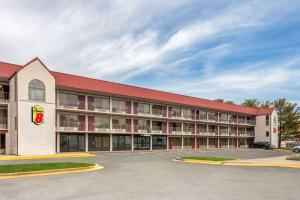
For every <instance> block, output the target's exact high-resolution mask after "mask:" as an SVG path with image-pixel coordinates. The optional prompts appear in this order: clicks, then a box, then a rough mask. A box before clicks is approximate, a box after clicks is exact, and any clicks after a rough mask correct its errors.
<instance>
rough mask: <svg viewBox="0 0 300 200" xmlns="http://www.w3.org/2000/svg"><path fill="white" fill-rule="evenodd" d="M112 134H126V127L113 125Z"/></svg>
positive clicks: (124, 125)
mask: <svg viewBox="0 0 300 200" xmlns="http://www.w3.org/2000/svg"><path fill="white" fill-rule="evenodd" d="M112 129H113V130H112V131H113V132H126V131H127V130H128V125H126V124H113V125H112Z"/></svg>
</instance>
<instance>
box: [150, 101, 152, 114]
mask: <svg viewBox="0 0 300 200" xmlns="http://www.w3.org/2000/svg"><path fill="white" fill-rule="evenodd" d="M150 116H152V103H150Z"/></svg>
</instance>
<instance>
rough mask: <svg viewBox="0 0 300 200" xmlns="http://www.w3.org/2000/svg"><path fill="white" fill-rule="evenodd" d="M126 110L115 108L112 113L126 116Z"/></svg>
mask: <svg viewBox="0 0 300 200" xmlns="http://www.w3.org/2000/svg"><path fill="white" fill-rule="evenodd" d="M126 111H127V109H126V108H117V107H113V108H112V112H114V113H122V114H126V113H127V112H126Z"/></svg>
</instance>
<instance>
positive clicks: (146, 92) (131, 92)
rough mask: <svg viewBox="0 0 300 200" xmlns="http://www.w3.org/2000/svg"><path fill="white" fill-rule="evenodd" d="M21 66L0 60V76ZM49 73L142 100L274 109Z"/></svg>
mask: <svg viewBox="0 0 300 200" xmlns="http://www.w3.org/2000/svg"><path fill="white" fill-rule="evenodd" d="M21 67H22V66H21V65H16V64H10V63H5V62H0V77H2V78H7V79H9V78H10V77H11V76H12V75H13V74H14V73H15V72H16V71H18V70H20V69H21ZM50 73H51V74H52V75H53V76H54V78H55V81H56V85H57V86H59V87H64V88H70V89H79V90H89V91H97V92H104V93H109V94H115V95H121V96H125V97H133V98H139V99H143V100H152V101H160V102H165V103H170V104H172V103H173V104H180V105H185V106H192V107H203V108H209V109H216V110H223V111H228V112H237V113H244V114H249V115H266V114H271V113H272V112H273V110H274V109H273V108H268V109H256V108H249V107H245V106H241V105H233V104H228V103H221V102H216V101H212V100H207V99H201V98H196V97H190V96H185V95H180V94H174V93H170V92H162V91H158V90H152V89H146V88H142V87H136V86H130V85H126V84H119V83H113V82H109V81H103V80H97V79H92V78H87V77H81V76H76V75H71V74H66V73H61V72H54V71H50Z"/></svg>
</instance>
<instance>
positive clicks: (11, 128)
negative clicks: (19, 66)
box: [6, 75, 18, 155]
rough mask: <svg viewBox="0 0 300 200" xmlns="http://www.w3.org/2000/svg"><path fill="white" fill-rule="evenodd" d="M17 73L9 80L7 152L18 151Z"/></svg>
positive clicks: (14, 152)
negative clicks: (16, 123)
mask: <svg viewBox="0 0 300 200" xmlns="http://www.w3.org/2000/svg"><path fill="white" fill-rule="evenodd" d="M15 84H16V75H15V76H14V77H12V78H11V79H10V81H9V91H10V92H9V95H10V96H9V106H8V119H9V123H8V137H7V140H6V141H7V142H6V146H7V148H6V154H15V155H16V154H17V153H18V132H17V130H16V129H15V119H16V118H15V117H16V116H17V102H16V101H15Z"/></svg>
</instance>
